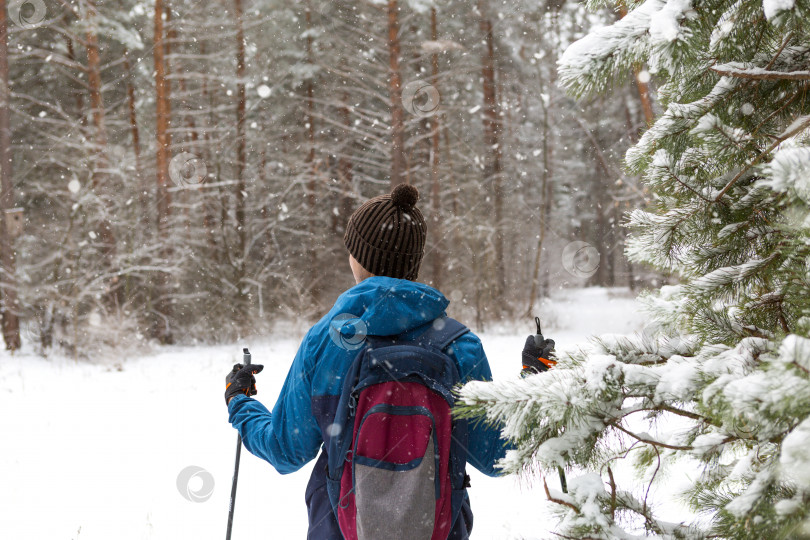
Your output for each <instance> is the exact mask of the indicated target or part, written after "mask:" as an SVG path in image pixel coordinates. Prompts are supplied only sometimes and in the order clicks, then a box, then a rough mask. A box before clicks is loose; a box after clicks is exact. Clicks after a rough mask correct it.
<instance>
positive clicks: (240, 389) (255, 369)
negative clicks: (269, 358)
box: [225, 364, 264, 405]
mask: <svg viewBox="0 0 810 540" xmlns="http://www.w3.org/2000/svg"><path fill="white" fill-rule="evenodd" d="M263 369H264V366H263V365H261V364H250V365H248V366H243V365H242V364H234V366H233V369H232V370H231V372H230V373H228V375H227V376H226V377H225V404H226V405H227V404H228V402H229V401H230V400H231V398H232V397H233V396H236V395H239V394H242V395H245V396H255V395H256V394H257V390H256V377H254V375H255V374H257V373H260V372H261V370H263Z"/></svg>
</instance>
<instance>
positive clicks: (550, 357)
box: [521, 336, 557, 374]
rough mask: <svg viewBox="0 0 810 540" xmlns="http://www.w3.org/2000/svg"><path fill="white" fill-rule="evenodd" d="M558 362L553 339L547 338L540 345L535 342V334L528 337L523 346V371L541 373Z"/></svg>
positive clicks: (524, 372)
mask: <svg viewBox="0 0 810 540" xmlns="http://www.w3.org/2000/svg"><path fill="white" fill-rule="evenodd" d="M556 364H557V358H556V357H555V355H554V340H553V339H545V340H543V341H541V342H540V344H539V345H538V344H537V343H535V340H534V336H529V337H527V338H526V345H524V346H523V371H522V372H521V373H523V374H531V373H540V372H543V371H547V370H548V369H550V368H552V367H554V366H555V365H556Z"/></svg>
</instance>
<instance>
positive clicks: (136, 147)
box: [124, 50, 149, 225]
mask: <svg viewBox="0 0 810 540" xmlns="http://www.w3.org/2000/svg"><path fill="white" fill-rule="evenodd" d="M124 72H125V73H126V75H125V76H126V78H127V109H128V112H129V131H130V134H131V135H132V151H133V153H134V154H135V174H136V175H137V177H138V178H137V181H138V188H139V189H138V193H139V194H140V200H139V203H140V207H141V216H140V220H141V224H142V225H146V224H147V217H148V215H149V214H148V212H149V198H148V196H147V186H145V185H142V182H143V178H144V175H143V164H142V163H141V134H140V130H139V128H138V116H137V114H136V109H135V84H134V83H133V73H132V66H131V64H130V63H129V51H127V50H124Z"/></svg>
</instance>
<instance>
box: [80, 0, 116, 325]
mask: <svg viewBox="0 0 810 540" xmlns="http://www.w3.org/2000/svg"><path fill="white" fill-rule="evenodd" d="M97 15H98V12H97V10H96V6H95V4H94V3H93V2H90V1H88V2H87V3H86V10H85V11H84V13H82V17H83V18H84V24H85V25H86V31H85V48H86V51H87V87H88V89H89V91H90V109H91V110H90V115H91V118H92V122H93V146H94V148H93V169H92V171H91V175H92V186H93V193H95V195H96V197H98V198H99V199H100V201H101V206H100V208H99V212H100V216H101V219H100V220H99V222H98V224H97V226H98V231H97V233H98V241H99V243H100V244H101V256H102V258H103V260H104V264H105V265H106V267H107V270H108V271H109V272H111V273H112V274H113V277H112V278H111V279H110V280H109V281H108V282H107V290H106V291H105V295H104V296H105V300H106V304H107V307H108V308H110V309H117V308H118V307H119V306H120V305H121V303H122V302H123V301H124V296H123V292H124V291H123V289H122V288H121V283H119V279H118V276H117V275H115V271H116V266H117V264H116V262H115V256H116V239H115V232H114V231H113V228H112V223H110V220H109V219H108V218H107V216H106V212H107V209H108V204H107V203H108V196H109V190H110V186H109V185H107V183H108V177H109V175H108V171H109V167H110V164H109V160H108V158H107V127H106V122H105V117H106V112H105V109H104V98H103V96H102V93H101V85H102V82H101V55H100V54H99V49H98V34H97V33H96V17H97Z"/></svg>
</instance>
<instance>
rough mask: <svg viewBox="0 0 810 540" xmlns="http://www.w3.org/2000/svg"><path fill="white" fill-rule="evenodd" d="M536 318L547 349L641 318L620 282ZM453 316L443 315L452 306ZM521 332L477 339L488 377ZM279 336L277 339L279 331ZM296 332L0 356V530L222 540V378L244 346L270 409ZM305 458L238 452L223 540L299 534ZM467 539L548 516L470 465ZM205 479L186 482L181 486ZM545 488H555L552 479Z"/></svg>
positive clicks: (510, 367)
mask: <svg viewBox="0 0 810 540" xmlns="http://www.w3.org/2000/svg"><path fill="white" fill-rule="evenodd" d="M538 312H539V313H540V314H541V316H542V317H543V320H544V321H545V325H544V333H545V334H546V337H552V338H554V339H555V340H556V341H557V346H558V349H570V348H572V347H575V346H577V345H579V344H583V343H585V341H586V339H587V337H588V336H590V335H594V334H603V333H631V332H634V331H638V330H640V329H641V328H642V326H643V325H644V322H645V316H644V314H643V313H642V312H641V311H640V310H639V306H638V304H637V303H636V302H635V301H634V300H633V299H632V296H631V295H630V294H629V293H628V292H627V291H624V290H619V289H616V290H605V289H597V288H593V289H581V290H568V291H561V292H560V293H558V294H557V295H555V297H554V298H553V300H551V301H547V302H545V303H544V304H543V305H542V306H541V308H540V309H539V310H538ZM451 314H452V313H451ZM530 333H533V322H532V321H527V322H526V325H525V328H520V329H515V328H513V329H511V330H507V329H504V328H500V329H498V330H497V331H493V332H489V333H484V334H481V338H482V340H483V343H484V348H485V350H486V352H487V355H488V356H489V359H490V363H491V365H492V371H493V374H494V377H496V378H498V377H509V376H513V375H514V374H515V373H516V372H517V371H518V370H519V369H520V351H521V349H522V347H523V342H524V341H525V336H526V335H528V334H530ZM281 334H283V335H281ZM302 337H303V331H302V330H301V331H287V332H283V333H280V334H279V335H272V336H268V337H266V338H262V339H253V340H249V341H247V342H245V343H234V344H232V345H228V346H206V347H194V348H190V347H166V348H162V349H160V350H159V351H158V352H157V353H155V354H151V355H148V356H127V353H126V352H123V351H122V352H121V353H119V358H116V359H109V361H104V362H102V363H100V364H89V363H82V362H79V363H76V362H74V361H73V360H69V359H64V358H48V359H44V358H41V357H37V356H33V355H28V354H17V355H15V356H13V357H12V356H10V355H8V354H7V353H3V354H2V356H0V411H1V412H0V486H1V487H0V537H2V538H13V539H15V540H23V539H38V540H39V539H47V540H51V539H53V540H57V539H59V540H112V539H116V540H124V539H146V538H161V539H162V538H166V539H169V538H171V539H178V538H182V539H185V538H189V539H203V538H222V537H224V534H225V525H226V518H227V512H228V497H229V494H230V484H231V475H232V472H233V459H234V451H235V447H236V431H235V430H233V428H231V427H230V425H229V424H228V423H227V411H226V408H225V404H224V400H223V398H222V393H223V384H224V383H223V381H224V376H225V374H226V373H227V371H228V369H229V368H230V366H231V365H232V364H233V363H234V362H236V361H240V360H241V348H242V346H249V347H250V349H251V352H252V353H253V359H254V362H256V363H262V364H264V365H265V370H264V371H263V372H262V374H261V375H259V376H258V379H259V383H258V387H259V395H258V396H257V398H258V399H260V400H262V401H263V402H264V403H265V404H266V405H268V407H272V405H273V403H274V402H275V398H276V396H277V395H278V391H279V390H280V388H281V384H282V382H283V380H284V377H285V375H286V373H287V369H288V367H289V364H290V362H291V361H292V358H293V355H294V353H295V350H296V348H297V345H298V342H299V341H300V339H301V338H302ZM189 466H197V467H200V468H202V469H204V470H205V471H207V472H208V473H210V478H212V479H213V482H214V487H213V492H212V493H211V496H210V498H208V499H207V500H205V501H203V502H191V501H189V500H187V499H186V498H184V497H183V496H182V495H181V493H180V491H179V490H178V485H177V483H178V482H177V481H178V475H180V473H181V471H183V470H184V469H186V467H189ZM310 469H311V466H308V467H304V469H302V470H301V471H299V472H297V473H294V474H291V475H287V476H281V475H279V474H278V473H276V472H275V470H274V469H273V468H272V467H271V466H270V465H268V464H267V463H265V462H263V461H261V460H259V459H258V458H255V457H254V456H252V455H250V454H249V453H247V452H243V454H242V465H241V469H240V477H239V490H238V498H237V505H236V518H235V524H234V535H233V536H234V538H235V539H241V538H248V537H253V538H305V536H306V529H307V514H306V507H305V504H304V488H305V486H306V483H307V480H308V479H309V472H310ZM471 475H472V488H471V489H470V497H471V500H472V508H473V511H474V513H475V527H474V531H473V533H474V534H473V537H474V538H482V539H483V538H498V539H506V538H509V539H518V538H523V539H528V538H546V537H548V536H549V535H548V531H549V528H550V527H551V525H552V524H553V520H552V519H551V518H550V517H549V513H548V503H546V501H545V499H546V498H545V494H544V493H543V490H542V484H541V483H539V482H535V483H534V484H533V486H532V487H527V486H525V485H523V484H522V483H520V482H519V481H518V480H517V479H516V478H514V477H503V478H487V477H485V476H483V475H481V474H478V473H477V471H475V470H472V471H471ZM204 476H205V474H200V475H197V476H195V477H194V478H192V480H191V484H190V488H191V491H192V492H198V491H200V490H201V489H202V488H203V487H205V486H204V482H205V480H204V478H203V477H204ZM549 483H550V485H553V486H555V487H556V486H558V482H557V480H556V479H550V481H549Z"/></svg>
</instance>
